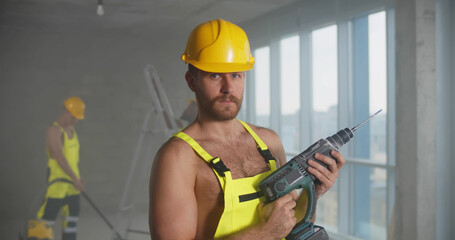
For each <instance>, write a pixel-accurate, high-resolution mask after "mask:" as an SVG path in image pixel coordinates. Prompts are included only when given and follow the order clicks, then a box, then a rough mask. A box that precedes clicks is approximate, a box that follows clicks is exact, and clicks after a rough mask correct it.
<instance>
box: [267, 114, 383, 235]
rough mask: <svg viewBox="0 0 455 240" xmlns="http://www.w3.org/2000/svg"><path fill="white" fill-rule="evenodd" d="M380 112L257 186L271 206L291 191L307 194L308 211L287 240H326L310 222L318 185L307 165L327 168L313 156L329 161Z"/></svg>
mask: <svg viewBox="0 0 455 240" xmlns="http://www.w3.org/2000/svg"><path fill="white" fill-rule="evenodd" d="M381 111H382V109H381V110H379V111H378V112H376V113H375V114H373V115H371V116H370V117H369V118H368V119H366V120H365V121H363V122H362V123H360V124H358V125H357V126H355V127H353V128H351V129H349V128H345V129H342V130H340V131H338V132H337V133H336V134H334V135H332V136H330V137H327V138H325V139H320V140H319V141H317V142H315V143H314V144H313V145H311V146H310V147H309V148H307V149H306V150H305V151H303V152H302V153H300V154H299V155H297V156H295V157H293V158H292V159H291V160H289V162H287V163H286V164H285V165H283V166H282V167H280V168H278V169H277V170H276V171H275V172H273V173H272V174H270V175H269V176H268V177H267V178H265V179H264V180H262V182H261V183H260V184H259V189H260V191H261V192H262V193H263V194H264V195H265V197H266V203H270V202H272V201H274V200H276V199H277V198H280V197H282V196H284V195H286V194H288V193H290V192H291V191H293V190H294V189H303V190H304V191H306V192H307V194H308V209H307V211H306V213H305V216H304V217H303V219H302V220H301V221H300V222H298V223H297V224H296V225H295V226H294V228H293V229H292V231H291V233H290V234H289V235H288V236H287V237H286V240H328V239H329V236H328V234H327V232H326V231H325V229H324V228H323V227H321V226H317V225H314V224H313V223H312V222H311V220H312V218H313V216H314V212H315V210H316V201H317V197H316V189H315V184H317V183H315V180H316V178H315V176H314V175H312V174H310V173H309V172H308V170H307V169H308V163H307V161H308V160H313V161H316V162H318V163H319V164H321V165H323V166H325V167H326V168H328V166H327V164H325V163H323V162H321V161H319V160H317V159H315V158H314V155H315V154H316V153H321V154H323V155H326V156H329V157H331V155H330V152H331V151H332V150H336V151H339V149H340V147H341V146H343V145H344V144H346V143H347V142H349V140H351V138H353V137H354V132H355V131H356V130H357V129H358V128H359V127H360V126H362V125H363V124H365V123H366V122H367V121H368V120H370V119H371V118H372V117H374V116H376V115H377V114H378V113H379V112H381ZM332 158H333V157H332ZM333 159H334V158H333ZM334 160H335V159H334ZM335 161H336V160H335Z"/></svg>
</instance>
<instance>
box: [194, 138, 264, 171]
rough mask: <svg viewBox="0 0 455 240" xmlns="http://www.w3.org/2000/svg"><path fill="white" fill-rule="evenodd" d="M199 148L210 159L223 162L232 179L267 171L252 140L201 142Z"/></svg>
mask: <svg viewBox="0 0 455 240" xmlns="http://www.w3.org/2000/svg"><path fill="white" fill-rule="evenodd" d="M201 146H202V147H203V148H204V149H205V150H206V151H207V152H208V153H209V154H210V155H212V157H219V158H220V159H221V160H222V161H223V163H224V164H225V165H226V167H227V168H228V169H229V170H230V171H231V174H232V178H233V179H237V178H245V177H251V176H255V175H257V174H260V173H262V172H265V171H268V170H269V168H268V166H267V164H266V163H265V160H264V158H263V157H262V156H261V155H260V154H259V152H258V150H257V148H256V143H255V142H254V140H253V139H239V140H238V141H235V142H218V143H208V142H203V143H201Z"/></svg>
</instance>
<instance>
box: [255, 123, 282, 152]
mask: <svg viewBox="0 0 455 240" xmlns="http://www.w3.org/2000/svg"><path fill="white" fill-rule="evenodd" d="M248 125H249V126H250V127H251V129H252V130H253V131H254V132H255V133H256V134H257V135H258V136H259V137H260V138H261V139H262V141H264V143H265V144H266V145H267V146H269V145H270V146H269V147H272V146H276V145H277V144H278V145H281V140H280V137H279V136H278V134H277V133H276V132H275V131H273V130H272V129H269V128H265V127H260V126H256V125H253V124H250V123H248Z"/></svg>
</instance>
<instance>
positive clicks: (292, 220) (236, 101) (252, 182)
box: [149, 19, 345, 239]
mask: <svg viewBox="0 0 455 240" xmlns="http://www.w3.org/2000/svg"><path fill="white" fill-rule="evenodd" d="M182 60H183V61H185V63H188V71H187V72H186V74H185V79H186V82H187V85H188V87H189V88H190V89H191V91H193V92H194V94H195V97H196V101H197V106H198V115H197V117H196V119H195V120H194V121H193V122H192V123H191V124H190V125H189V126H188V127H186V128H185V129H183V130H182V131H180V132H178V133H176V134H175V135H174V136H173V137H172V138H170V139H169V140H168V141H167V142H166V143H165V144H164V145H163V146H162V147H161V148H160V150H159V151H158V153H157V155H156V157H155V160H154V165H153V167H152V172H151V176H150V213H149V224H150V231H151V235H152V239H221V238H223V239H225V238H226V239H282V238H284V237H286V236H287V235H288V234H289V232H290V231H291V229H292V228H293V226H294V225H295V224H296V221H297V219H296V210H295V209H294V208H295V206H296V201H297V199H298V195H297V193H296V192H295V191H294V192H291V193H289V194H288V195H285V196H283V197H282V198H280V199H278V200H276V201H274V202H272V203H270V204H267V205H264V204H263V203H261V199H260V195H259V194H257V193H258V184H259V183H260V182H261V180H263V179H264V178H266V177H267V176H268V175H269V174H270V173H272V172H273V171H275V170H276V168H277V167H278V166H280V165H283V164H285V163H286V156H285V152H284V149H283V145H282V143H281V140H280V139H279V137H278V135H277V134H276V133H275V132H273V131H272V130H269V129H266V128H262V127H257V126H254V125H252V124H248V123H245V122H243V121H240V120H238V119H236V116H237V114H238V112H239V110H240V107H241V105H242V98H243V91H244V84H245V71H248V70H250V69H252V68H253V65H254V58H253V56H252V55H251V52H250V45H249V42H248V38H247V36H246V34H245V32H244V31H243V30H242V29H241V28H240V27H238V26H236V25H235V24H233V23H231V22H228V21H225V20H222V19H215V20H212V21H208V22H205V23H202V24H201V25H199V26H197V27H196V28H195V29H194V30H193V31H192V32H191V34H190V36H189V38H188V42H187V45H186V50H185V52H184V54H183V55H182ZM257 84H260V83H257ZM334 156H335V157H336V158H337V160H338V162H339V164H338V165H337V164H336V163H335V161H333V160H332V159H330V158H329V157H326V156H321V157H320V158H318V159H320V160H321V161H323V162H325V163H326V164H328V165H330V169H331V170H330V171H329V170H327V169H326V168H325V167H322V165H319V164H317V163H315V164H311V163H310V166H311V167H312V168H310V169H309V171H310V173H312V174H313V175H315V176H316V177H317V178H318V179H319V181H320V182H321V184H320V187H318V189H317V195H318V196H321V195H322V194H323V193H324V192H326V191H327V190H328V189H329V188H330V187H331V186H332V185H333V184H334V182H335V179H336V177H337V175H338V171H339V168H341V166H342V165H343V164H344V163H345V160H344V158H343V156H341V154H339V153H335V154H334Z"/></svg>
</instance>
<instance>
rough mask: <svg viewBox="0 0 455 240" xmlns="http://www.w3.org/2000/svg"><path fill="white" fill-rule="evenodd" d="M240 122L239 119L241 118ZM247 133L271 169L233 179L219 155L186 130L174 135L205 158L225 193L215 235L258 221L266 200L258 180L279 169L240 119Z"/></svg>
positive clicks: (239, 228)
mask: <svg viewBox="0 0 455 240" xmlns="http://www.w3.org/2000/svg"><path fill="white" fill-rule="evenodd" d="M239 121H240V120H239ZM240 123H242V125H243V127H244V128H245V129H246V130H247V132H248V133H249V134H250V135H251V136H252V137H253V138H254V140H255V141H256V144H257V146H258V150H259V152H260V153H261V155H262V156H263V157H264V159H265V161H266V162H267V165H268V166H269V169H270V170H269V171H267V172H264V173H260V174H257V175H255V176H252V177H246V178H239V179H232V176H231V171H230V170H229V169H228V168H227V167H226V166H225V165H224V163H223V162H222V161H221V159H220V158H218V157H216V158H214V157H212V156H211V155H210V154H209V153H207V152H206V151H205V150H204V149H203V148H202V147H201V146H200V145H199V144H198V143H197V142H196V141H195V140H194V139H192V138H191V137H190V136H188V135H187V134H185V133H183V132H178V133H176V134H174V136H175V137H178V138H180V139H182V140H184V141H186V142H187V143H188V144H189V145H190V146H191V147H192V148H193V149H194V151H196V152H197V153H198V155H199V156H200V157H201V158H202V159H204V160H205V161H206V162H207V163H208V164H209V165H210V166H211V167H212V169H213V171H214V172H215V175H216V177H217V178H218V181H219V182H220V185H221V188H222V189H223V192H224V211H223V214H222V215H221V219H220V221H219V222H218V227H217V229H216V232H215V238H222V237H225V236H228V235H231V234H233V233H236V232H239V231H241V230H244V229H246V228H248V227H250V226H254V225H257V224H259V221H260V216H259V209H258V206H259V204H260V203H261V202H263V201H264V198H261V196H262V195H261V194H260V192H259V189H258V185H259V183H260V182H261V181H262V180H263V179H265V178H266V177H267V176H268V175H270V174H271V173H272V172H273V171H275V170H276V162H275V159H274V158H273V156H272V154H271V153H270V151H269V149H268V148H267V145H265V143H264V142H263V141H262V140H261V139H260V138H259V137H258V135H256V133H255V132H253V130H252V129H251V128H250V126H248V124H246V123H245V122H243V121H240Z"/></svg>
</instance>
